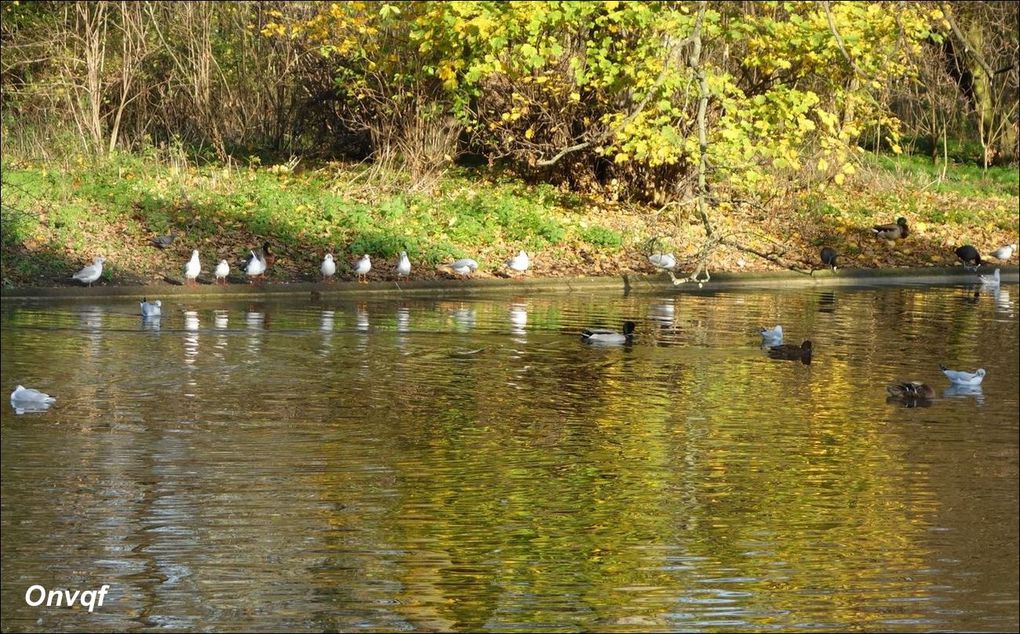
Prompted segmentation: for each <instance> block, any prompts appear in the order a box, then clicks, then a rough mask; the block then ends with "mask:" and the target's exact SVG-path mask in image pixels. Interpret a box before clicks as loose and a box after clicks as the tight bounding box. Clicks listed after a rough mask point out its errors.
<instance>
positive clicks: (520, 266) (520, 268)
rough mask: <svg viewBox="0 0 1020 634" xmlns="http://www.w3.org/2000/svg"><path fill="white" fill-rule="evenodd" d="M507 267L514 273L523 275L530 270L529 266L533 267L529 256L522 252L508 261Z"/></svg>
mask: <svg viewBox="0 0 1020 634" xmlns="http://www.w3.org/2000/svg"><path fill="white" fill-rule="evenodd" d="M506 266H507V268H508V269H510V270H512V271H517V272H518V273H523V272H525V271H527V270H528V267H529V266H531V260H530V259H529V258H528V254H527V253H526V252H524V251H521V252H520V253H518V254H517V255H516V256H514V257H512V258H510V259H509V260H507V261H506Z"/></svg>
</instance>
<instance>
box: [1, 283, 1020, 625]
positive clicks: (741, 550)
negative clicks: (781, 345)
mask: <svg viewBox="0 0 1020 634" xmlns="http://www.w3.org/2000/svg"><path fill="white" fill-rule="evenodd" d="M1015 289H1016V286H1015V285H1013V286H1009V285H1007V287H1006V288H1004V289H1003V291H1007V290H1008V291H1012V292H1015ZM967 292H968V291H967V290H963V291H961V289H960V288H959V287H946V288H900V289H881V290H872V289H840V291H839V298H838V304H839V311H838V312H837V313H836V314H834V315H825V314H820V313H819V311H818V306H819V303H820V302H822V303H824V298H820V296H819V293H818V292H817V290H816V289H807V290H803V291H801V290H796V291H783V292H773V291H764V292H727V293H722V292H720V293H707V292H705V293H685V294H683V295H678V296H663V295H662V294H661V293H659V294H657V296H655V297H648V296H642V295H641V294H640V292H636V291H635V292H633V293H631V295H629V296H627V297H623V296H620V295H600V294H588V293H573V294H569V295H562V296H556V295H545V294H543V295H538V296H534V297H525V296H521V295H519V293H515V294H514V295H505V296H499V297H494V298H492V299H472V298H463V299H462V298H459V297H457V298H453V299H450V298H446V299H441V300H436V299H431V298H422V299H416V298H413V297H411V298H408V297H402V298H401V299H400V300H399V301H392V302H391V301H387V300H385V299H378V298H375V297H373V298H372V299H371V300H365V301H361V300H358V301H355V302H349V301H341V300H333V305H327V304H329V302H328V301H327V304H323V303H321V302H319V303H315V304H312V303H309V302H306V301H294V302H290V301H281V300H278V299H273V300H265V301H259V302H257V303H248V302H234V301H229V300H223V299H208V300H195V301H194V302H189V306H188V310H187V311H186V312H184V313H175V312H168V314H167V315H166V319H167V320H168V321H167V324H166V326H167V327H166V328H164V329H163V330H162V332H161V333H160V336H158V337H157V336H152V334H151V333H149V332H143V331H142V330H141V329H139V328H138V327H137V322H136V321H135V319H136V317H135V316H134V308H135V306H136V305H137V304H136V303H134V302H128V301H125V302H124V303H123V307H122V308H123V309H121V307H119V306H118V305H116V302H112V304H113V305H112V306H108V307H104V310H101V311H100V313H99V321H98V322H96V323H93V324H92V325H90V326H88V327H86V326H85V324H86V323H89V321H88V320H91V319H93V317H95V315H89V316H86V314H87V313H89V312H90V310H91V309H92V308H95V307H91V308H90V307H83V306H81V305H79V304H74V303H67V304H45V305H35V304H33V305H28V304H18V303H11V302H6V301H5V302H4V305H3V310H2V312H0V334H2V337H0V346H2V350H0V351H2V354H0V364H2V372H3V378H4V381H5V382H6V383H8V384H9V385H10V384H17V383H19V382H20V383H23V384H27V385H38V386H46V387H49V386H54V389H53V390H51V391H52V392H54V393H55V394H56V395H57V396H58V398H59V406H55V407H53V408H51V409H50V410H49V411H47V412H43V413H37V414H34V415H33V416H32V418H31V419H27V418H25V417H18V416H16V414H15V411H14V410H8V409H7V408H2V409H3V410H4V411H3V412H2V434H0V441H2V458H3V459H2V460H0V470H2V473H0V487H2V493H0V497H2V499H3V509H4V512H3V514H2V516H0V523H2V525H0V528H2V531H3V536H4V537H3V538H4V543H3V546H4V547H3V548H2V549H0V557H2V559H3V561H2V564H3V565H2V568H0V569H2V574H3V579H4V584H3V591H4V592H5V594H4V597H3V598H4V599H6V600H4V601H3V602H2V603H0V612H2V617H3V622H4V627H5V629H9V630H11V631H22V630H30V629H47V630H60V631H64V630H75V631H77V630H84V629H89V630H95V629H100V630H117V631H130V630H151V629H157V628H172V629H182V630H222V629H239V630H240V629H245V630H255V629H257V630H281V629H295V630H314V631H353V630H365V631H465V632H466V631H536V630H548V631H557V632H563V631H614V632H616V631H648V630H652V631H691V630H695V631H705V630H710V631H761V632H764V631H777V630H778V631H793V630H807V629H821V630H830V629H836V630H867V631H884V630H886V629H889V628H890V627H891V628H893V629H909V630H925V631H930V630H940V631H945V630H967V631H973V630H980V631H987V630H1008V631H1012V630H1013V628H1014V627H1015V626H1016V625H1017V622H1016V621H1017V614H1016V605H1017V596H1018V582H1017V573H1016V571H1017V569H1018V563H1020V562H1018V555H1017V544H1018V543H1020V535H1018V532H1020V526H1018V524H1017V522H1016V500H1017V497H1018V488H1020V484H1018V483H1020V473H1018V471H1020V467H1018V463H1020V448H1018V442H1020V433H1018V427H1020V420H1018V418H1020V414H1018V410H1017V404H1018V400H1020V396H1018V380H1017V377H1018V376H1020V354H1018V353H1020V346H1018V330H1020V325H1018V324H1017V322H1016V320H1012V319H1005V318H1004V317H1003V313H1002V312H1001V311H1002V309H1003V307H1002V306H1000V302H1001V301H1002V300H1003V295H1002V291H1000V294H999V295H998V297H997V298H995V299H994V303H993V299H992V298H991V297H989V293H988V292H982V295H983V296H984V298H985V299H984V301H983V302H982V303H978V304H976V305H974V306H967V307H966V309H962V308H963V305H962V304H961V302H960V297H961V295H962V293H967ZM993 297H994V295H993ZM1006 298H1007V299H1008V293H1007V294H1006ZM680 302H683V303H682V304H681V303H680ZM670 307H672V308H673V309H674V310H673V313H672V315H671V316H670V314H669V312H670ZM104 311H105V312H104ZM412 314H413V328H412V319H411V316H412ZM228 316H231V317H232V318H233V320H232V321H231V320H229V319H228ZM635 317H637V319H636V321H637V322H638V331H637V337H636V340H635V342H634V345H633V346H631V347H629V348H604V349H592V348H588V347H585V346H583V345H582V344H581V342H580V341H579V338H578V333H580V331H581V330H582V329H583V328H585V327H588V326H592V325H600V324H604V325H607V326H609V327H610V328H615V329H617V330H618V329H619V328H620V324H622V322H623V321H624V320H626V319H634V318H635ZM270 318H271V319H272V320H274V321H273V322H272V323H273V327H270V326H269V320H270ZM178 319H181V320H182V322H183V323H182V326H178V325H177V320H178ZM210 319H211V325H212V327H211V328H209V329H207V330H203V327H206V328H208V327H209V325H210V324H209V323H206V322H207V320H210ZM338 322H339V323H338ZM231 323H233V325H234V327H235V329H234V330H231V329H230V328H229V325H231ZM394 323H395V331H396V332H393V331H391V330H390V328H391V324H394ZM776 323H783V324H784V326H785V327H786V328H787V332H788V337H787V341H790V342H791V343H795V344H799V343H800V342H801V341H803V340H804V339H808V338H809V339H811V340H812V341H813V342H814V343H815V344H816V345H815V352H814V356H813V364H812V367H811V368H804V367H803V366H801V365H800V364H796V363H780V362H778V361H771V360H769V359H767V358H766V355H764V354H763V353H762V352H761V351H760V350H759V349H758V345H759V340H760V337H759V335H758V333H757V329H758V328H759V327H760V326H764V325H773V324H776ZM238 324H240V325H238ZM369 324H371V326H369ZM372 326H374V330H373V329H372ZM366 332H367V334H366ZM93 336H97V337H101V339H100V340H99V341H100V342H101V345H96V346H94V347H92V348H90V345H91V344H90V341H92V339H91V337H93ZM242 341H244V342H245V344H244V345H241V342H242ZM661 342H668V343H669V345H665V346H663V345H660V344H661ZM210 344H214V345H210ZM203 346H204V347H203ZM182 349H183V354H182V352H181V350H182ZM202 352H204V353H206V354H204V355H203V354H201V353H202ZM209 352H213V353H214V354H209ZM946 359H953V360H957V361H959V362H960V363H961V364H963V363H966V364H970V365H973V364H974V363H975V362H976V361H980V362H981V365H982V366H983V367H985V368H986V369H987V370H988V373H989V374H988V378H987V380H986V381H985V383H984V385H983V390H982V391H981V392H980V393H979V394H978V393H970V394H962V393H954V392H957V390H954V389H948V390H946V391H944V392H942V389H943V385H944V383H937V384H934V385H936V386H937V387H936V389H938V390H939V391H940V398H936V399H933V400H932V402H931V403H930V405H931V406H930V407H925V406H923V405H927V404H922V403H913V404H910V403H896V404H888V405H887V404H886V402H885V392H884V387H885V386H886V385H888V384H889V383H891V382H893V381H896V380H899V379H900V378H903V377H907V378H911V379H917V380H921V381H927V382H932V381H944V377H942V375H941V374H939V372H938V369H937V368H938V363H939V362H940V361H945V360H946ZM929 384H932V383H929ZM57 388H59V389H57ZM182 393H183V394H187V395H189V397H188V398H180V396H181V394H182ZM904 405H905V406H904ZM979 405H980V408H979ZM974 518H981V521H980V522H975V521H974ZM68 544H73V545H74V547H73V548H68V547H67V545H68ZM876 562H879V564H880V565H878V564H876ZM82 571H86V572H85V573H83V572H82ZM88 571H92V572H88ZM83 574H85V577H82V575H83ZM89 575H92V576H89ZM93 577H95V578H96V579H101V580H102V583H108V582H109V583H112V584H114V587H115V588H117V596H116V600H113V601H111V602H110V603H108V604H107V605H106V606H104V608H103V610H102V612H100V611H98V610H97V611H96V612H95V613H94V614H89V613H87V612H84V611H81V610H48V611H45V612H40V611H39V610H37V609H32V608H30V607H28V606H26V605H25V603H24V600H23V598H22V597H23V592H24V587H25V586H24V583H25V582H24V580H25V579H29V580H31V579H54V580H61V581H58V582H59V583H64V584H66V585H68V586H71V587H78V586H81V587H91V586H90V584H91V582H90V581H88V580H89V579H92V578H93ZM75 580H79V581H80V583H79V581H75ZM58 582H54V583H58ZM40 583H42V581H40ZM47 583H49V582H47ZM18 593H21V595H20V596H19V594H18ZM12 597H13V599H12ZM39 619H42V622H41V623H40V622H39Z"/></svg>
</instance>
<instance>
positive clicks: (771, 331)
mask: <svg viewBox="0 0 1020 634" xmlns="http://www.w3.org/2000/svg"><path fill="white" fill-rule="evenodd" d="M760 332H761V338H762V339H764V340H765V342H767V343H770V344H771V343H782V342H783V327H782V326H781V325H779V324H776V325H775V326H773V327H772V328H762V329H761V331H760Z"/></svg>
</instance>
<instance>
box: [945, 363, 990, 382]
mask: <svg viewBox="0 0 1020 634" xmlns="http://www.w3.org/2000/svg"><path fill="white" fill-rule="evenodd" d="M939 369H940V370H942V374H945V375H946V378H947V379H949V382H950V383H952V384H954V385H981V381H984V380H985V369H984V368H978V369H977V370H975V371H974V372H962V371H960V370H950V369H949V368H947V367H946V366H944V365H941V364H940V365H939Z"/></svg>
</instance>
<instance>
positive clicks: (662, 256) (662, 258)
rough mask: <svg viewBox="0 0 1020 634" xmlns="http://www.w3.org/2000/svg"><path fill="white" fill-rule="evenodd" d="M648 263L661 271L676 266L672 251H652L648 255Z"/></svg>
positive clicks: (670, 269) (669, 269)
mask: <svg viewBox="0 0 1020 634" xmlns="http://www.w3.org/2000/svg"><path fill="white" fill-rule="evenodd" d="M648 263H649V264H651V265H652V266H654V267H655V268H657V269H659V270H663V271H672V270H673V269H675V268H676V256H674V255H673V254H672V253H653V254H652V255H649V256H648Z"/></svg>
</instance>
